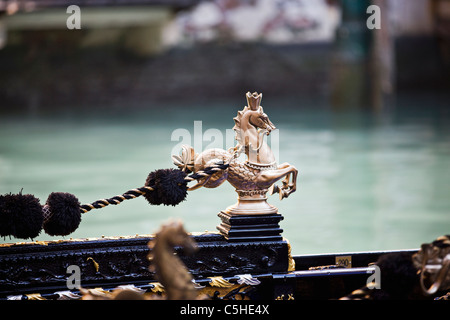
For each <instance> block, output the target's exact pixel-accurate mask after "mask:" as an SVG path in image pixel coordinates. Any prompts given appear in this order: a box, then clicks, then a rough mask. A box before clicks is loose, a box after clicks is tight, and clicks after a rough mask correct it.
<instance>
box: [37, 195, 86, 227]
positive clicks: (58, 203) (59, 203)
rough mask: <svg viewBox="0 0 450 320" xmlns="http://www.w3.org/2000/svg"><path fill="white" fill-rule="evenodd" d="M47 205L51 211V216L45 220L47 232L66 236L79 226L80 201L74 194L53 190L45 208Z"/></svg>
mask: <svg viewBox="0 0 450 320" xmlns="http://www.w3.org/2000/svg"><path fill="white" fill-rule="evenodd" d="M46 207H47V208H48V211H49V217H48V218H47V219H45V221H44V230H45V232H46V233H47V234H49V235H51V236H66V235H68V234H71V233H72V232H74V231H75V230H76V229H77V228H78V226H79V224H80V222H81V211H80V202H79V201H78V199H77V197H75V196H74V195H73V194H70V193H66V192H52V193H51V194H50V195H49V196H48V199H47V203H46V204H45V206H44V208H46ZM47 208H46V209H47Z"/></svg>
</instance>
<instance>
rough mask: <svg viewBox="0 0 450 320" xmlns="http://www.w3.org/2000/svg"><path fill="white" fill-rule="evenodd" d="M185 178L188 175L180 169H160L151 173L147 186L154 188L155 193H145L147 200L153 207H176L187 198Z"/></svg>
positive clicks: (146, 182)
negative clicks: (161, 205)
mask: <svg viewBox="0 0 450 320" xmlns="http://www.w3.org/2000/svg"><path fill="white" fill-rule="evenodd" d="M185 177H186V173H185V172H184V171H181V170H178V169H159V170H156V171H153V172H151V173H150V174H149V175H148V177H147V180H146V181H145V185H146V186H148V187H152V188H153V191H152V192H147V193H145V194H144V197H145V199H147V201H148V202H149V203H150V204H152V205H160V204H164V205H166V206H169V205H171V206H176V205H177V204H179V203H180V202H182V201H184V200H185V199H186V196H187V189H188V188H187V181H186V180H185Z"/></svg>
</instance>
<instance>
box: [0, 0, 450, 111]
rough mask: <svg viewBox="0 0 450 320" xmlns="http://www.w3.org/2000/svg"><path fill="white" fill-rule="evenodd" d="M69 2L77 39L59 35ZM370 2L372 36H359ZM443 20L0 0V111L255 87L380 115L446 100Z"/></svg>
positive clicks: (247, 0) (437, 0)
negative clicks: (430, 98)
mask: <svg viewBox="0 0 450 320" xmlns="http://www.w3.org/2000/svg"><path fill="white" fill-rule="evenodd" d="M69 4H71V5H72V4H73V5H78V6H79V7H80V10H81V29H79V30H77V29H73V30H69V29H68V28H67V26H66V20H67V19H68V18H69V16H70V14H69V13H67V12H66V9H67V7H68V5H69ZM371 4H375V5H377V6H378V7H379V8H380V10H381V19H382V21H381V26H382V27H381V29H374V30H369V29H368V28H367V19H368V18H369V17H370V14H369V13H367V8H368V6H369V5H371ZM449 21H450V2H449V1H447V0H414V1H408V0H374V1H369V0H361V1H352V0H322V1H320V0H319V1H308V0H210V1H201V0H170V1H161V0H114V1H112V0H111V1H108V0H105V1H96V0H74V1H69V2H67V1H62V0H40V1H30V0H0V47H1V48H2V49H1V50H0V71H1V72H0V100H1V101H2V106H1V108H2V111H4V110H3V109H4V108H6V107H7V106H8V108H14V109H15V110H18V109H17V108H20V109H21V110H28V112H32V113H33V112H38V111H39V110H43V109H47V108H52V107H55V106H56V107H58V108H61V105H65V106H68V105H70V104H76V105H77V106H78V108H80V106H82V105H89V106H92V105H95V106H96V108H102V107H103V108H112V105H114V106H115V108H121V106H123V105H124V104H123V102H124V101H126V102H128V103H127V105H129V102H130V101H139V102H140V103H137V105H138V106H136V107H144V106H145V107H150V106H151V103H152V101H169V100H173V99H175V100H176V99H182V100H183V101H186V99H188V100H189V99H193V100H197V99H204V100H205V101H208V100H210V99H220V98H221V97H230V96H236V95H238V96H240V95H241V94H242V91H243V90H247V89H243V88H248V89H251V88H254V89H255V90H258V91H262V92H264V93H265V94H266V95H267V96H272V97H274V96H283V97H286V96H289V97H291V98H293V99H296V98H299V97H304V96H309V97H312V96H318V97H320V98H324V99H328V100H329V101H331V105H332V106H334V107H335V108H338V109H339V108H344V109H347V108H354V107H358V108H359V107H361V106H362V107H364V108H372V109H376V110H380V109H381V108H383V105H386V104H388V103H389V101H388V100H389V99H393V97H394V96H395V93H397V92H399V91H400V92H401V91H403V90H406V91H412V92H417V91H430V90H433V91H448V89H449V82H450V80H449V68H450V67H449V64H450V58H449V56H450V54H449V50H450V49H449V39H450V38H449V37H450V36H449V32H450V27H449V25H450V22H449ZM144 101H145V102H146V103H143V102H144ZM139 105H140V106H139Z"/></svg>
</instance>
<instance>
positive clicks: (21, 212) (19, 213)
mask: <svg viewBox="0 0 450 320" xmlns="http://www.w3.org/2000/svg"><path fill="white" fill-rule="evenodd" d="M43 220H44V218H43V216H42V206H41V204H40V203H39V199H38V198H36V197H35V196H33V195H31V194H22V193H19V194H6V195H0V236H2V237H6V236H13V237H15V238H21V239H28V238H30V239H33V238H36V237H37V236H38V235H39V233H40V232H41V230H42V223H43Z"/></svg>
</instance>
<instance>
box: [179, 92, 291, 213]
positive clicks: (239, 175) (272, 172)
mask: <svg viewBox="0 0 450 320" xmlns="http://www.w3.org/2000/svg"><path fill="white" fill-rule="evenodd" d="M246 98H247V106H245V107H244V109H243V110H241V111H238V113H237V116H236V117H235V118H233V120H234V123H235V125H234V127H233V130H234V131H235V139H236V141H237V144H236V145H235V146H234V147H233V148H230V149H228V150H224V149H217V148H215V149H207V150H205V151H203V152H201V153H199V154H198V153H196V152H195V151H194V149H193V148H192V147H191V146H183V147H182V153H181V155H174V156H172V159H173V161H174V163H175V165H177V166H178V168H179V169H181V170H183V171H186V172H191V171H192V172H194V173H196V172H199V171H201V170H202V169H204V168H206V167H210V166H211V165H214V164H218V163H225V164H228V165H229V166H228V168H227V169H226V170H221V171H218V172H217V173H215V174H213V175H210V176H207V177H204V178H200V179H198V180H197V184H196V185H194V186H192V187H190V188H189V189H188V190H195V189H197V188H200V187H205V188H216V187H219V186H220V185H221V184H222V183H224V182H225V181H228V182H229V183H230V184H231V185H232V186H233V187H234V188H235V189H236V192H237V193H238V201H237V203H236V204H234V205H232V206H230V207H228V208H226V209H225V210H223V212H225V213H227V214H229V215H232V216H235V215H267V214H276V213H277V212H278V209H277V208H276V207H274V206H272V205H270V204H269V203H267V196H266V194H267V192H270V194H274V193H278V194H279V196H280V199H284V198H287V197H288V196H289V195H290V194H291V193H293V192H295V190H296V186H297V174H298V171H297V169H296V168H295V167H294V166H292V165H290V164H289V163H283V164H281V165H277V163H276V159H275V156H274V153H273V152H272V150H271V149H270V147H269V145H268V144H267V142H266V141H265V139H264V137H265V136H268V135H269V134H270V133H271V131H273V130H274V129H275V126H274V125H273V123H272V122H271V121H270V120H269V117H268V116H267V114H266V113H264V110H263V107H262V106H261V105H260V103H261V99H262V94H261V93H259V94H258V93H257V92H254V93H250V92H247V94H246ZM242 153H244V154H245V155H246V159H245V160H244V161H242V160H240V159H239V156H240V155H241V154H242ZM283 178H284V179H283ZM281 179H283V180H282V185H281V186H276V185H274V184H275V183H276V182H277V181H279V180H281Z"/></svg>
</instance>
